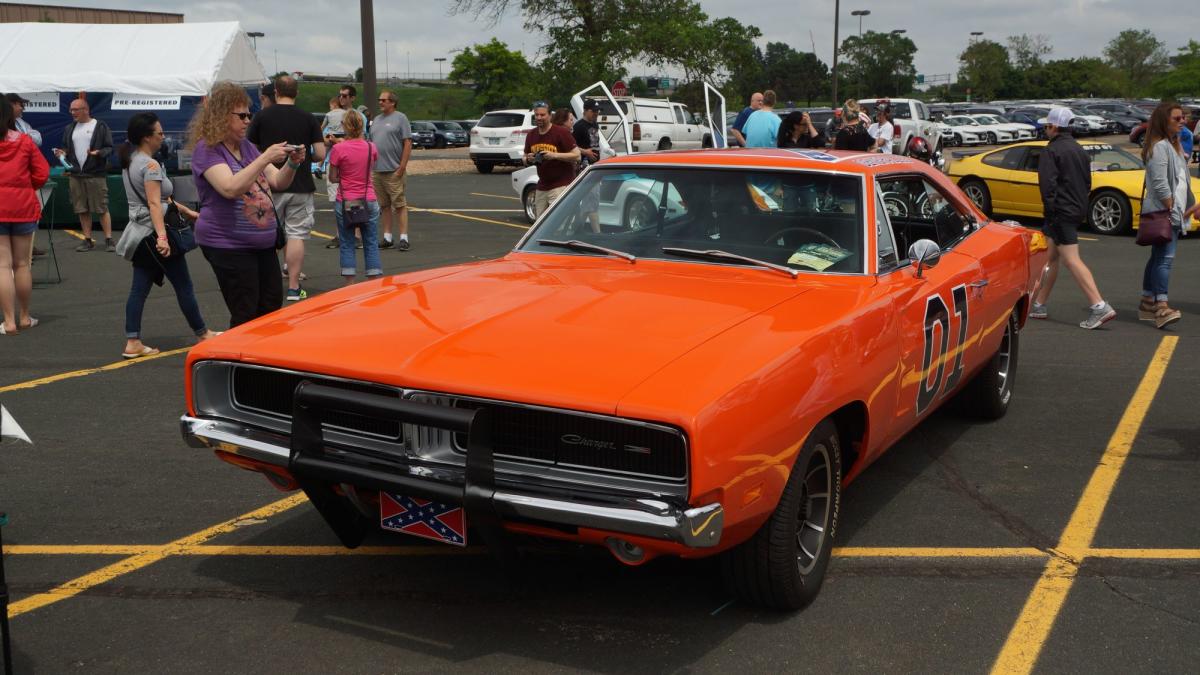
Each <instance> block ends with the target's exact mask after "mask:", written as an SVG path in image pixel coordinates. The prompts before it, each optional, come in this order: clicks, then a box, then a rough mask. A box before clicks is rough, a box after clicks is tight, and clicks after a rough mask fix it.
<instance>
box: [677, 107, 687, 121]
mask: <svg viewBox="0 0 1200 675" xmlns="http://www.w3.org/2000/svg"><path fill="white" fill-rule="evenodd" d="M675 122H676V124H687V120H685V119H684V118H683V108H680V107H679V106H675Z"/></svg>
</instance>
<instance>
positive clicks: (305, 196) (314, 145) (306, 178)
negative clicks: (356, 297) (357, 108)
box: [246, 75, 325, 301]
mask: <svg viewBox="0 0 1200 675" xmlns="http://www.w3.org/2000/svg"><path fill="white" fill-rule="evenodd" d="M298 93H299V87H298V85H297V84H296V80H295V78H292V77H290V76H288V75H283V76H280V77H279V78H278V79H276V80H275V103H274V104H273V105H271V106H270V107H268V108H266V109H264V110H262V111H261V112H259V113H258V114H257V115H255V116H254V121H253V122H251V123H250V129H249V130H247V132H246V138H247V139H249V140H250V142H251V143H253V144H255V145H257V146H258V149H259V150H265V149H266V148H267V147H268V146H271V145H274V144H276V143H284V142H286V143H291V144H293V145H302V146H305V148H306V151H305V156H304V161H303V162H301V163H300V166H298V167H295V169H296V177H295V178H293V179H292V184H291V185H289V186H288V187H286V188H284V189H283V190H281V191H280V192H278V193H276V194H275V195H274V201H275V211H276V212H277V213H278V214H279V219H280V222H282V223H283V226H284V230H285V231H286V232H287V248H286V249H284V256H283V258H284V261H285V262H284V264H283V270H284V272H286V273H287V278H288V291H287V299H288V300H289V301H292V300H303V299H304V298H306V297H308V294H307V293H306V292H305V291H304V289H302V288H301V287H300V271H301V268H302V267H303V266H304V241H305V240H306V239H308V238H309V237H310V236H311V233H312V227H313V220H314V218H313V215H314V213H313V192H315V191H316V186H315V185H314V184H313V177H312V162H320V161H322V160H324V159H325V142H324V139H323V138H322V137H321V125H320V123H318V122H317V118H315V117H313V116H312V115H311V114H309V113H307V112H305V111H303V110H301V109H300V108H297V107H296V95H297V94H298Z"/></svg>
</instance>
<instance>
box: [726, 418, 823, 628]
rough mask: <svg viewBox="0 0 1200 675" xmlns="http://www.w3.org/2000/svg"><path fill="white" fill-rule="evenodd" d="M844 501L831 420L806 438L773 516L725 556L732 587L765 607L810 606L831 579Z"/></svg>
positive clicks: (738, 593)
mask: <svg viewBox="0 0 1200 675" xmlns="http://www.w3.org/2000/svg"><path fill="white" fill-rule="evenodd" d="M841 500H842V450H841V443H840V441H839V439H838V432H837V427H836V426H834V424H833V422H832V421H830V420H825V421H823V422H821V423H820V424H818V425H817V427H816V428H815V429H813V430H812V433H810V434H809V435H808V439H807V440H805V442H804V447H803V449H802V450H801V451H800V454H799V455H798V456H797V457H796V463H795V464H794V465H793V466H792V473H791V475H790V476H789V477H788V481H787V484H786V485H785V486H784V488H783V494H782V495H781V496H780V498H779V503H778V504H777V505H776V506H775V511H774V512H773V513H772V514H771V517H770V518H768V519H767V522H765V523H763V526H762V527H761V528H759V530H758V532H756V533H754V535H753V536H752V537H750V539H748V540H746V541H745V542H743V543H741V544H739V545H738V546H737V547H735V548H733V549H731V550H730V551H728V552H727V553H726V554H725V556H724V558H723V559H722V570H723V572H724V576H725V580H726V583H727V584H728V586H729V588H730V590H731V591H732V592H733V593H734V594H735V595H736V596H737V597H738V598H740V599H742V600H744V601H746V602H748V603H751V604H754V605H758V606H762V607H771V608H774V609H802V608H804V607H806V606H808V605H809V604H810V603H811V602H812V601H813V599H815V598H816V597H817V593H818V592H819V591H820V590H821V583H822V582H823V581H824V580H825V571H826V569H827V568H828V567H829V556H830V552H831V551H832V550H833V538H834V535H835V532H836V531H837V521H838V509H839V508H840V505H841Z"/></svg>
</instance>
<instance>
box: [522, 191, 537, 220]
mask: <svg viewBox="0 0 1200 675" xmlns="http://www.w3.org/2000/svg"><path fill="white" fill-rule="evenodd" d="M536 198H537V187H536V186H534V185H530V186H529V187H527V188H525V191H524V192H522V193H521V205H522V206H524V207H525V218H526V220H528V221H529V222H531V223H532V222H533V221H535V220H537V209H535V208H534V202H535V200H536Z"/></svg>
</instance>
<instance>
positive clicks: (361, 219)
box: [338, 141, 372, 227]
mask: <svg viewBox="0 0 1200 675" xmlns="http://www.w3.org/2000/svg"><path fill="white" fill-rule="evenodd" d="M371 149H372V146H371V143H370V141H368V142H367V166H366V169H367V170H366V174H365V175H366V177H367V180H370V179H371ZM342 185H344V183H339V184H338V189H339V190H341V189H342V187H341V186H342ZM342 216H343V220H344V222H345V224H346V225H348V226H351V227H362V226H363V225H366V224H367V223H369V222H371V210H370V209H369V208H367V200H366V198H365V197H364V198H363V199H347V200H345V201H343V202H342Z"/></svg>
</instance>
